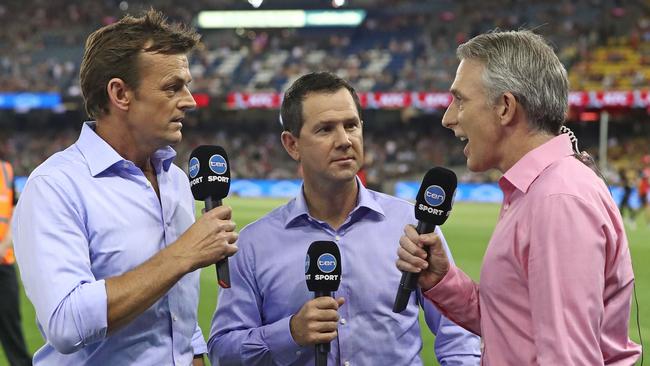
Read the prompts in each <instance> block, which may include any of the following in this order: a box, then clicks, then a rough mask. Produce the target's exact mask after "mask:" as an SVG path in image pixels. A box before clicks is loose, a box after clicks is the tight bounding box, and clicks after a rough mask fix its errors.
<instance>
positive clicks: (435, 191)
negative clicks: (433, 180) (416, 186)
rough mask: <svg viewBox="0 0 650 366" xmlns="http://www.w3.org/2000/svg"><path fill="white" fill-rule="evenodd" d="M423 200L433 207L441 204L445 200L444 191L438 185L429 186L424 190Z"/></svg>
mask: <svg viewBox="0 0 650 366" xmlns="http://www.w3.org/2000/svg"><path fill="white" fill-rule="evenodd" d="M424 200H425V201H426V202H427V203H428V204H429V205H430V206H433V207H437V206H440V205H442V203H443V202H445V191H444V189H442V188H441V187H440V186H436V185H433V186H429V187H428V188H427V190H426V191H424Z"/></svg>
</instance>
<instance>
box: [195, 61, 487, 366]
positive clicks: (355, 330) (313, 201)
mask: <svg viewBox="0 0 650 366" xmlns="http://www.w3.org/2000/svg"><path fill="white" fill-rule="evenodd" d="M282 121H283V125H284V129H285V131H284V132H283V133H282V144H283V145H284V147H285V149H286V150H287V152H288V153H289V155H290V156H291V157H292V158H293V159H294V160H296V161H299V162H300V164H301V167H302V171H303V178H304V184H303V187H302V190H301V193H300V194H299V195H298V197H296V198H294V199H293V200H291V201H289V203H287V204H286V205H284V206H282V207H280V208H278V209H276V210H274V211H273V212H271V213H269V214H268V215H266V216H265V217H263V218H261V219H260V220H258V221H256V222H254V223H252V224H250V225H249V226H247V227H246V228H244V229H243V230H242V231H241V235H240V239H239V241H238V246H239V248H240V251H239V253H238V254H237V256H235V257H234V258H233V260H232V261H231V263H230V271H231V281H232V287H231V288H229V289H224V290H221V291H220V293H219V301H218V307H217V310H216V313H215V317H214V319H213V321H212V330H211V332H210V340H209V342H208V349H209V355H210V360H211V361H212V363H213V364H218V365H220V366H226V365H313V363H314V345H315V344H317V343H329V342H331V351H330V352H329V361H328V364H329V365H346V366H347V365H421V364H422V361H421V359H420V350H421V349H422V340H421V337H420V327H419V322H418V313H419V309H420V306H422V309H423V310H424V314H425V317H426V321H427V324H428V326H429V328H430V329H431V330H432V331H433V332H434V333H436V334H437V337H436V341H435V350H436V355H437V358H438V361H439V362H440V363H441V364H442V365H477V364H478V361H479V355H480V353H479V339H478V337H476V336H474V335H472V334H471V333H469V332H467V331H466V330H464V329H462V328H460V327H459V326H457V325H456V324H454V323H452V322H450V321H449V320H448V319H446V318H445V317H443V316H441V315H440V313H439V312H438V311H436V309H435V308H434V307H433V305H432V304H431V303H429V302H424V301H423V299H422V296H421V293H420V292H417V293H416V294H414V295H413V296H412V297H411V299H410V302H409V305H408V307H407V309H406V310H405V311H404V312H402V313H400V314H396V313H393V311H392V306H393V301H394V299H395V292H396V290H397V288H398V285H399V281H400V277H401V273H400V272H399V271H398V270H397V269H396V268H395V265H394V263H395V260H396V259H397V256H396V254H395V251H396V250H397V246H398V241H399V237H400V233H401V230H402V228H403V227H404V225H406V224H409V223H411V224H412V223H414V222H415V217H414V216H415V215H414V209H413V205H412V204H411V203H409V202H406V201H403V200H400V199H397V198H394V197H391V196H388V195H385V194H382V193H379V192H374V191H371V190H368V189H366V188H365V187H363V185H362V184H361V183H360V181H359V179H358V178H357V177H356V174H357V172H358V171H359V168H360V167H361V165H362V164H363V133H362V124H363V123H362V121H361V108H360V106H359V99H358V96H357V94H356V92H355V91H354V89H353V88H352V87H351V86H350V85H349V84H348V83H347V82H346V81H344V80H342V79H340V78H339V77H337V76H336V75H333V74H331V73H327V72H320V73H311V74H307V75H304V76H302V77H301V78H299V79H298V80H297V81H296V82H295V83H294V84H293V85H292V86H291V87H290V88H289V90H288V91H287V92H286V93H285V97H284V101H283V102H282ZM438 234H439V235H440V237H442V233H441V232H440V231H438ZM317 240H331V241H334V242H336V243H337V244H338V246H339V248H340V251H341V268H342V274H341V284H340V286H339V289H338V291H337V292H336V296H335V298H331V297H329V298H328V297H320V298H317V299H314V298H313V294H312V293H310V292H309V291H308V289H307V285H306V284H305V255H306V254H307V248H309V245H310V244H311V243H312V242H313V241H317ZM443 241H444V240H443ZM443 246H444V244H443Z"/></svg>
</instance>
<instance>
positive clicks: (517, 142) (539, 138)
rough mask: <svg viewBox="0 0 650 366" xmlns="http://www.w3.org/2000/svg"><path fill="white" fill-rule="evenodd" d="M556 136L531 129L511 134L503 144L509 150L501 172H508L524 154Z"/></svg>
mask: <svg viewBox="0 0 650 366" xmlns="http://www.w3.org/2000/svg"><path fill="white" fill-rule="evenodd" d="M554 137H555V136H554V135H551V134H549V133H546V132H539V131H529V130H526V131H522V132H520V133H515V134H513V135H511V138H510V141H509V142H507V143H505V144H501V146H503V147H504V148H505V149H507V150H508V152H507V154H506V158H505V159H503V162H502V164H501V166H500V167H499V170H500V171H501V173H505V172H507V171H508V170H509V169H510V168H512V166H513V165H515V164H516V163H517V162H518V161H519V160H520V159H521V158H523V157H524V155H526V154H528V153H529V152H531V151H532V150H534V149H536V148H538V147H539V146H541V145H543V144H545V143H547V142H548V141H549V140H551V139H553V138H554Z"/></svg>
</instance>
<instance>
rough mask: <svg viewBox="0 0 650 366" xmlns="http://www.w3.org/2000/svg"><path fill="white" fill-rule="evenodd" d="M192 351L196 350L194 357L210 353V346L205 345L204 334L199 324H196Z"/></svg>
mask: <svg viewBox="0 0 650 366" xmlns="http://www.w3.org/2000/svg"><path fill="white" fill-rule="evenodd" d="M192 349H193V350H194V355H202V354H205V353H208V346H207V345H206V344H205V339H204V338H203V332H202V331H201V327H199V323H196V329H195V330H194V335H193V336H192Z"/></svg>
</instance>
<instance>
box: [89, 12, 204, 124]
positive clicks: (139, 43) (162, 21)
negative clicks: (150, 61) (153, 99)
mask: <svg viewBox="0 0 650 366" xmlns="http://www.w3.org/2000/svg"><path fill="white" fill-rule="evenodd" d="M199 39H200V36H199V35H198V34H197V33H196V31H194V30H193V29H191V28H189V27H187V26H185V25H182V24H179V23H171V24H170V23H168V22H167V18H166V17H165V15H163V13H161V12H159V11H156V10H154V9H149V10H148V11H146V12H145V14H144V15H143V16H141V17H139V18H136V17H132V16H130V15H127V16H125V17H123V18H122V19H120V20H119V21H118V22H116V23H113V24H110V25H107V26H105V27H102V28H100V29H98V30H96V31H95V32H93V33H92V34H91V35H90V36H89V37H88V39H87V40H86V47H85V50H84V55H83V59H82V60H81V68H80V70H79V81H80V84H81V92H82V94H83V97H84V103H85V105H86V112H87V113H88V115H89V116H90V117H91V118H95V119H96V118H97V117H101V116H102V115H104V114H106V113H108V93H107V92H106V86H107V84H108V82H109V80H111V79H112V78H120V79H122V80H123V81H124V82H125V83H126V84H127V85H128V86H130V87H132V88H134V89H137V88H138V87H139V86H140V81H141V78H140V67H139V57H138V56H139V55H140V53H141V52H143V51H144V52H152V53H161V54H165V55H175V54H187V53H189V52H190V51H192V49H194V47H196V45H197V44H198V42H199Z"/></svg>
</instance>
